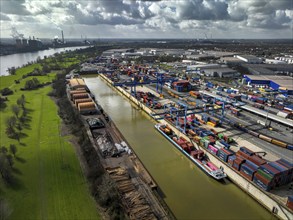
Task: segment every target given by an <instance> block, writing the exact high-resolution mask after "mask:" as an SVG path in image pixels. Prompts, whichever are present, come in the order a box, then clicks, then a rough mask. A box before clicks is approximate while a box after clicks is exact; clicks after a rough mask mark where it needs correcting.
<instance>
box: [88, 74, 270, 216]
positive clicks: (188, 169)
mask: <svg viewBox="0 0 293 220" xmlns="http://www.w3.org/2000/svg"><path fill="white" fill-rule="evenodd" d="M86 83H87V85H88V87H89V89H90V90H91V92H92V93H93V94H94V95H95V96H96V99H97V100H98V101H99V103H100V104H101V106H102V107H103V108H104V109H105V111H106V112H107V113H108V114H109V116H110V117H111V119H112V120H113V121H114V122H115V124H116V125H117V127H118V128H119V130H120V131H121V132H122V134H123V135H124V136H125V138H126V139H127V140H128V142H129V144H130V145H131V146H132V148H133V149H134V150H135V152H136V153H137V155H138V156H139V157H140V159H141V160H142V162H143V163H144V165H145V166H146V168H147V169H148V170H149V172H150V173H151V175H152V176H153V177H154V179H155V180H156V182H157V183H158V185H159V186H160V188H161V190H162V192H163V194H164V200H165V201H166V203H167V204H168V206H169V207H170V209H171V210H172V211H173V213H174V215H175V216H176V218H177V219H233V220H234V219H275V218H274V217H273V216H272V215H271V214H270V213H269V212H268V211H267V210H266V209H265V208H263V207H262V206H261V205H260V204H258V203H257V202H256V201H254V200H253V199H252V198H251V197H250V196H248V195H247V194H246V193H244V192H243V191H242V190H240V189H239V188H238V187H237V186H236V185H234V184H232V183H230V182H229V181H226V182H225V183H221V182H217V181H216V180H214V179H212V178H211V177H209V176H207V175H205V174H204V173H203V171H201V170H200V169H199V168H197V167H196V165H194V164H193V163H192V162H190V161H189V159H187V158H186V157H185V156H184V155H182V154H181V153H180V152H179V151H178V150H177V149H176V148H175V147H173V145H172V144H171V143H169V142H168V141H167V140H166V139H165V138H164V137H163V136H161V135H160V134H159V133H158V132H157V131H156V130H155V129H154V124H155V123H154V121H152V120H151V119H150V117H149V116H148V115H147V114H145V113H144V112H141V111H140V110H137V109H136V108H135V107H133V106H132V105H131V104H130V102H129V101H128V100H127V99H126V98H124V97H122V96H120V95H119V94H117V93H116V92H115V91H114V90H112V89H111V88H110V87H109V86H108V85H107V84H106V83H105V82H104V81H102V80H101V79H100V78H97V77H95V78H87V79H86ZM138 90H139V89H138Z"/></svg>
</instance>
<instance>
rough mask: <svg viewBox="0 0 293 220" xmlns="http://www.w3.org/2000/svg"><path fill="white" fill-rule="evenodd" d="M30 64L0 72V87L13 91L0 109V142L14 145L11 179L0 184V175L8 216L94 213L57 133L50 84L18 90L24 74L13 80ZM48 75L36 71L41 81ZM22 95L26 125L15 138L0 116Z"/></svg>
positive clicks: (8, 112)
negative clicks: (0, 74) (15, 71)
mask: <svg viewBox="0 0 293 220" xmlns="http://www.w3.org/2000/svg"><path fill="white" fill-rule="evenodd" d="M33 68H34V67H26V69H22V70H19V71H22V72H21V73H20V72H19V73H18V74H17V75H16V76H6V77H0V80H1V81H0V89H2V88H4V87H10V88H11V89H12V90H14V91H16V92H15V93H14V94H13V95H10V96H8V99H9V101H8V102H6V104H7V106H6V108H5V109H1V111H0V127H1V131H0V138H1V139H0V142H1V143H0V144H1V146H6V147H9V145H10V144H15V145H16V146H17V148H18V152H17V154H16V155H17V157H18V159H17V160H15V164H14V176H15V177H16V182H15V184H13V185H12V186H10V187H9V186H6V185H4V183H3V181H2V180H1V179H0V195H1V197H3V198H5V200H6V201H7V202H8V204H9V206H10V208H11V210H12V213H11V215H10V219H17V220H18V219H100V217H99V214H98V212H97V210H96V207H95V201H94V200H93V198H92V197H91V196H90V192H89V191H88V185H87V183H86V179H85V177H84V176H83V174H82V171H81V168H80V165H79V162H78V159H77V156H76V154H75V150H74V148H73V146H71V144H70V143H69V142H68V139H69V138H70V137H62V136H60V123H61V121H60V118H59V117H58V115H57V107H56V105H55V103H54V102H53V101H52V100H51V98H50V97H49V96H47V94H48V92H49V91H50V90H51V87H50V86H49V87H45V88H41V89H38V90H33V91H20V88H21V87H23V85H24V83H25V81H26V80H29V79H31V78H32V77H28V78H26V79H24V80H22V81H21V83H20V84H14V80H15V79H19V77H20V76H21V74H25V73H26V72H27V71H28V72H29V71H31V69H33ZM54 75H55V74H54V73H52V74H49V76H40V77H37V78H38V79H39V80H40V81H41V82H46V81H51V80H52V78H53V77H54ZM21 94H24V95H25V98H26V101H27V103H26V107H27V108H28V109H29V118H30V122H28V126H27V127H26V128H25V129H24V130H22V132H23V133H24V137H23V138H21V139H20V143H18V141H16V140H13V139H9V138H7V136H6V134H5V120H6V118H7V117H9V116H12V112H11V110H10V109H11V105H12V104H15V103H16V100H17V98H19V97H20V96H21Z"/></svg>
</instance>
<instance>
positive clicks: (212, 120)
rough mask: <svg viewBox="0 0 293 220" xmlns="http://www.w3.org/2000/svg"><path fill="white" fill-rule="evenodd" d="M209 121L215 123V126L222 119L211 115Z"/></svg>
mask: <svg viewBox="0 0 293 220" xmlns="http://www.w3.org/2000/svg"><path fill="white" fill-rule="evenodd" d="M209 122H211V123H212V124H214V126H217V125H219V122H220V120H219V119H217V118H214V117H210V118H209Z"/></svg>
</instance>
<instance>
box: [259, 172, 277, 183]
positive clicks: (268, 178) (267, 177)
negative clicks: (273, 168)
mask: <svg viewBox="0 0 293 220" xmlns="http://www.w3.org/2000/svg"><path fill="white" fill-rule="evenodd" d="M257 172H258V174H259V175H261V176H262V177H264V178H266V179H267V180H270V181H272V179H273V178H274V177H273V176H271V175H270V174H267V173H265V172H264V171H262V170H257Z"/></svg>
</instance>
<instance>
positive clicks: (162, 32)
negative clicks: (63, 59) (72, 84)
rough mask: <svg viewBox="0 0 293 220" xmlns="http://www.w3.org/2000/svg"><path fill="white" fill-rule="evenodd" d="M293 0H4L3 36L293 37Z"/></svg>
mask: <svg viewBox="0 0 293 220" xmlns="http://www.w3.org/2000/svg"><path fill="white" fill-rule="evenodd" d="M292 6H293V1H292V0H162V1H160V0H149V1H148V0H141V1H137V0H95V1H94V0H92V1H87V0H73V1H70V0H39V1H36V0H1V8H0V9H1V13H0V22H1V24H0V30H1V37H2V38H4V37H10V34H11V27H15V28H16V29H17V31H18V32H19V33H22V34H24V36H25V37H28V36H32V35H35V36H36V37H39V38H43V37H46V38H53V37H54V36H56V35H59V36H60V30H61V29H62V30H63V31H64V34H65V37H68V38H76V37H78V38H79V37H81V35H83V36H87V37H88V38H206V37H207V38H211V37H212V38H292V26H293V25H292V20H293V9H292Z"/></svg>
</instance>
